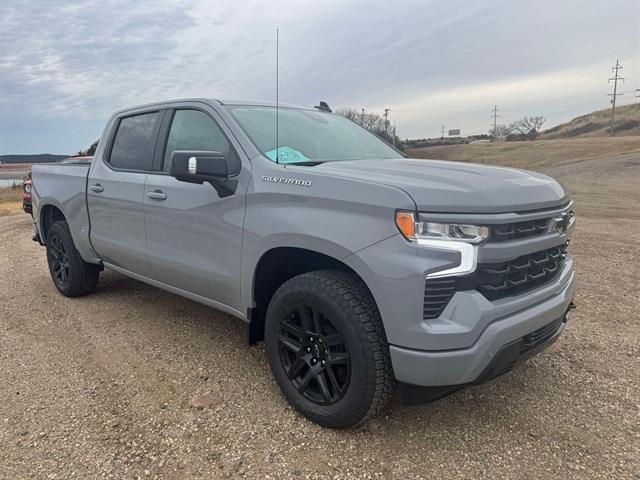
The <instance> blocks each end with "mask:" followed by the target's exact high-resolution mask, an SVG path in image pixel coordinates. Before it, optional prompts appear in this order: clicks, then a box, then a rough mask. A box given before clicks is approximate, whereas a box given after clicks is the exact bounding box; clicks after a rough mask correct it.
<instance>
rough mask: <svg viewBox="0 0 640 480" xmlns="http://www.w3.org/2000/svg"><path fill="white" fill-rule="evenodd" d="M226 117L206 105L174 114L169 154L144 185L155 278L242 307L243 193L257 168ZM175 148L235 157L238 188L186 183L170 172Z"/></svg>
mask: <svg viewBox="0 0 640 480" xmlns="http://www.w3.org/2000/svg"><path fill="white" fill-rule="evenodd" d="M220 123H221V122H220ZM220 123H219V118H218V117H217V114H216V113H215V111H213V109H209V108H207V109H204V108H202V107H201V106H198V107H195V106H194V107H192V108H189V104H185V106H184V108H176V109H175V110H174V111H173V112H171V113H170V112H168V113H167V118H166V119H165V125H164V127H163V130H164V131H165V133H164V135H165V140H164V141H162V140H160V141H159V142H158V147H156V148H157V149H160V150H159V152H160V153H161V155H162V159H161V160H159V161H158V171H155V172H150V173H149V175H148V177H147V181H146V185H145V198H144V209H145V224H146V235H147V260H148V262H149V266H150V274H149V276H150V277H151V278H152V279H154V280H158V281H160V282H162V283H165V284H168V285H171V286H174V287H177V288H180V289H182V290H186V291H188V292H190V293H193V294H196V295H199V296H201V297H204V298H207V299H209V300H214V301H216V302H218V303H221V304H223V305H226V306H230V307H232V308H234V309H239V308H240V260H241V244H242V229H243V221H244V211H245V198H244V195H245V190H246V187H247V181H248V179H249V175H250V172H249V170H248V168H247V167H248V162H246V161H245V162H244V165H241V162H240V159H239V157H238V155H237V153H236V149H235V148H234V146H233V144H232V143H231V141H230V140H229V139H230V138H231V135H230V133H229V132H228V131H225V130H223V129H222V128H221V127H220V126H219V125H220ZM161 135H162V133H161ZM175 150H191V151H193V150H207V151H219V152H224V153H226V154H227V155H228V156H229V157H230V158H233V159H235V163H236V164H237V171H236V172H234V173H235V175H236V177H237V179H238V186H237V189H236V191H235V193H234V194H232V195H230V196H227V197H224V198H221V197H220V196H219V195H218V193H217V192H216V190H215V189H214V188H213V187H212V186H211V185H210V184H209V183H203V184H202V185H198V184H192V183H185V182H180V181H178V180H176V179H175V178H173V177H171V176H169V175H168V172H169V168H170V165H169V163H170V159H171V154H172V152H173V151H175ZM156 155H157V154H156Z"/></svg>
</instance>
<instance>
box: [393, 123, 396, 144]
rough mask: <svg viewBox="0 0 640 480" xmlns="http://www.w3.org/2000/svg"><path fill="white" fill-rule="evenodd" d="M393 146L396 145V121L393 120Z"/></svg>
mask: <svg viewBox="0 0 640 480" xmlns="http://www.w3.org/2000/svg"><path fill="white" fill-rule="evenodd" d="M393 146H394V147H395V146H396V121H395V120H394V121H393Z"/></svg>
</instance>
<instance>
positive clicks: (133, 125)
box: [109, 112, 159, 170]
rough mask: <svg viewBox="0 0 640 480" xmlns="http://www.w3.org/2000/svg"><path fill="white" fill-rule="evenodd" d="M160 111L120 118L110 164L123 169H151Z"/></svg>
mask: <svg viewBox="0 0 640 480" xmlns="http://www.w3.org/2000/svg"><path fill="white" fill-rule="evenodd" d="M158 116H159V112H152V113H144V114H141V115H133V116H131V117H125V118H123V119H121V120H120V124H119V125H118V131H117V132H116V137H115V139H114V140H113V147H112V148H111V155H110V156H109V164H110V165H111V166H112V167H113V168H117V169H122V170H150V169H151V162H152V160H153V149H154V147H155V142H156V134H157V128H156V127H157V123H158Z"/></svg>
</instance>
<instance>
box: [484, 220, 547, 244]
mask: <svg viewBox="0 0 640 480" xmlns="http://www.w3.org/2000/svg"><path fill="white" fill-rule="evenodd" d="M549 221H550V219H549V218H539V219H537V220H527V221H525V222H515V223H504V224H501V225H492V226H491V238H490V240H489V241H491V242H508V241H509V240H517V239H520V238H527V237H533V236H536V235H541V234H543V233H544V232H546V231H547V228H548V227H549Z"/></svg>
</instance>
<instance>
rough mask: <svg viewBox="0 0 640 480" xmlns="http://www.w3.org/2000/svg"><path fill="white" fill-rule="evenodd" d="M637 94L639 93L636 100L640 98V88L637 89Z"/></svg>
mask: <svg viewBox="0 0 640 480" xmlns="http://www.w3.org/2000/svg"><path fill="white" fill-rule="evenodd" d="M636 92H638V94H637V95H636V98H640V88H636Z"/></svg>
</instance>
